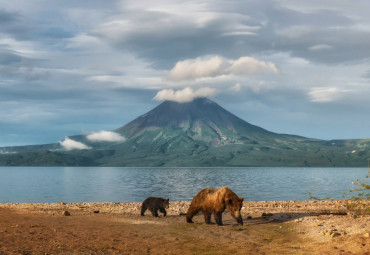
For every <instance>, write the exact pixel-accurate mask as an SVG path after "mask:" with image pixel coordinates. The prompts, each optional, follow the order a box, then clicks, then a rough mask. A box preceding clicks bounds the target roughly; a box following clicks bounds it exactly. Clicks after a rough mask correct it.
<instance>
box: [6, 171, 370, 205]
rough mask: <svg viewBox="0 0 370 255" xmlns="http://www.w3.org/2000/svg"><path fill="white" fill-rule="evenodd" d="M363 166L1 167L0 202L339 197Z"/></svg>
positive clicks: (361, 175)
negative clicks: (222, 190)
mask: <svg viewBox="0 0 370 255" xmlns="http://www.w3.org/2000/svg"><path fill="white" fill-rule="evenodd" d="M367 174H368V169H367V168H279V167H265V168H264V167H258V168H253V167H247V168H245V167H244V168H227V167H223V168H134V167H0V203H31V202H32V203H44V202H50V203H52V202H59V201H63V202H67V203H71V202H141V201H143V200H144V199H145V198H147V197H149V196H158V197H164V198H169V199H170V201H179V200H183V201H191V200H192V198H193V196H194V195H196V194H197V193H198V192H199V191H200V190H201V189H203V188H206V187H215V188H216V187H222V186H228V187H229V188H231V189H232V190H233V191H234V192H235V193H236V194H237V195H238V196H243V197H244V199H245V200H247V201H248V200H249V201H274V200H309V194H308V193H309V192H311V193H312V195H314V196H317V197H332V198H335V199H342V194H343V193H344V192H345V191H347V190H349V189H354V188H355V187H356V186H354V185H353V184H352V181H356V180H357V179H360V180H365V176H366V175H367Z"/></svg>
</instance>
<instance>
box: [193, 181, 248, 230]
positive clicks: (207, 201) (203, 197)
mask: <svg viewBox="0 0 370 255" xmlns="http://www.w3.org/2000/svg"><path fill="white" fill-rule="evenodd" d="M243 200H244V198H243V197H240V198H239V197H238V196H237V195H236V194H235V193H234V192H232V190H231V189H229V188H228V187H222V188H219V189H214V188H206V189H203V190H201V191H199V193H198V194H197V195H195V197H194V198H193V200H192V201H191V204H190V207H189V209H188V212H187V213H186V221H187V222H189V223H193V221H192V218H193V216H194V215H196V214H197V213H198V212H199V211H202V212H203V215H204V220H205V222H206V223H207V224H210V223H211V215H212V213H213V214H214V217H215V220H216V223H217V224H218V225H222V213H223V211H225V209H227V210H229V211H230V213H231V216H233V218H234V219H235V220H236V221H237V222H238V224H239V225H243V219H242V216H241V214H240V210H241V208H242V206H243Z"/></svg>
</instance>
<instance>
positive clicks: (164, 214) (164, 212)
mask: <svg viewBox="0 0 370 255" xmlns="http://www.w3.org/2000/svg"><path fill="white" fill-rule="evenodd" d="M159 211H160V212H161V213H163V217H166V215H167V212H166V209H164V208H159Z"/></svg>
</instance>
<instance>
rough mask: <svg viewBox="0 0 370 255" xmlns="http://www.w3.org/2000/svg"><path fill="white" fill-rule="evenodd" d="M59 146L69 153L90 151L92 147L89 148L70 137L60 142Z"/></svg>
mask: <svg viewBox="0 0 370 255" xmlns="http://www.w3.org/2000/svg"><path fill="white" fill-rule="evenodd" d="M59 144H60V145H61V146H63V148H64V149H65V150H67V151H70V150H89V149H91V147H89V146H87V145H86V144H83V143H81V142H77V141H75V140H72V139H70V138H68V137H66V138H65V139H64V140H63V141H60V142H59Z"/></svg>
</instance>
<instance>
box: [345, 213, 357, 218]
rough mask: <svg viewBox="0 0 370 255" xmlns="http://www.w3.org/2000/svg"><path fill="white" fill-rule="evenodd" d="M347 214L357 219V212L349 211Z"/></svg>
mask: <svg viewBox="0 0 370 255" xmlns="http://www.w3.org/2000/svg"><path fill="white" fill-rule="evenodd" d="M347 216H348V217H351V218H352V219H356V218H357V214H355V213H354V212H348V213H347Z"/></svg>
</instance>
